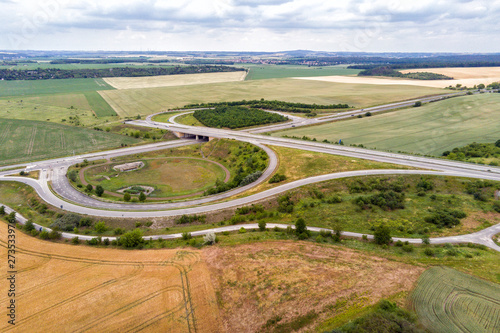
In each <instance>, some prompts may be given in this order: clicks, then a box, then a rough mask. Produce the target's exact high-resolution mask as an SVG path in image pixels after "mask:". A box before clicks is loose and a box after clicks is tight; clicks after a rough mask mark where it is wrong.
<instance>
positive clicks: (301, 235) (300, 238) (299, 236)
mask: <svg viewBox="0 0 500 333" xmlns="http://www.w3.org/2000/svg"><path fill="white" fill-rule="evenodd" d="M297 238H298V239H299V240H305V239H308V238H309V234H308V233H307V232H303V233H301V234H299V235H298V236H297Z"/></svg>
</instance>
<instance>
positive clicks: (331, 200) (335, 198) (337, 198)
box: [326, 195, 342, 204]
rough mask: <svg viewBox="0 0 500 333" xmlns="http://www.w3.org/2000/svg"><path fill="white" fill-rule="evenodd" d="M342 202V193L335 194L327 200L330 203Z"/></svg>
mask: <svg viewBox="0 0 500 333" xmlns="http://www.w3.org/2000/svg"><path fill="white" fill-rule="evenodd" d="M341 202H342V197H341V196H340V195H333V196H331V197H330V198H328V199H327V200H326V203H328V204H336V203H341Z"/></svg>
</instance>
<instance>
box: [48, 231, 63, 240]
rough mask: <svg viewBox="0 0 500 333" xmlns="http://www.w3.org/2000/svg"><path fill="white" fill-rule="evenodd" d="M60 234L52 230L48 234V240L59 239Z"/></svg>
mask: <svg viewBox="0 0 500 333" xmlns="http://www.w3.org/2000/svg"><path fill="white" fill-rule="evenodd" d="M61 236H62V235H61V233H60V232H59V231H57V229H52V230H51V231H50V232H49V239H60V238H61Z"/></svg>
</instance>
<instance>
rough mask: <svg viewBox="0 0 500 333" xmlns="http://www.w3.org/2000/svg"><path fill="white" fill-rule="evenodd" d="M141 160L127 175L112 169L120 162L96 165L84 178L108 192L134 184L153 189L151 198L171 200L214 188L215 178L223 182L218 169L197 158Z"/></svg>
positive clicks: (220, 171)
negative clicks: (137, 166) (138, 167)
mask: <svg viewBox="0 0 500 333" xmlns="http://www.w3.org/2000/svg"><path fill="white" fill-rule="evenodd" d="M136 161H138V160H137V159H133V160H130V161H128V162H136ZM141 161H143V162H144V164H145V166H144V167H143V168H141V169H139V170H133V171H128V172H118V171H115V170H114V169H113V166H115V165H119V164H122V162H120V163H113V164H112V165H104V166H96V167H93V168H90V169H88V170H86V172H85V179H86V180H87V181H88V182H89V183H91V184H93V185H94V186H95V185H101V186H102V187H103V188H104V189H105V190H108V191H111V192H116V191H118V190H120V189H123V188H126V187H128V186H134V185H136V186H151V187H154V188H155V190H154V191H153V192H152V193H151V196H152V197H171V196H178V195H188V194H193V193H196V192H200V191H204V190H206V189H208V188H210V187H212V186H214V185H215V182H216V180H217V179H220V180H224V179H225V177H226V175H225V173H224V170H223V169H222V168H221V167H220V166H218V165H217V164H215V163H211V162H210V161H203V160H201V159H189V158H157V159H153V160H147V159H145V160H141ZM105 177H107V178H105Z"/></svg>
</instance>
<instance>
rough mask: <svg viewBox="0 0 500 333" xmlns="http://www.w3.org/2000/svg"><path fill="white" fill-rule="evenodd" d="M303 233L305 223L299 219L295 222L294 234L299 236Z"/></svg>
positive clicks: (305, 228)
mask: <svg viewBox="0 0 500 333" xmlns="http://www.w3.org/2000/svg"><path fill="white" fill-rule="evenodd" d="M303 233H307V226H306V221H305V220H304V219H303V218H299V219H297V221H295V234H296V235H297V236H300V235H301V234H303Z"/></svg>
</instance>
